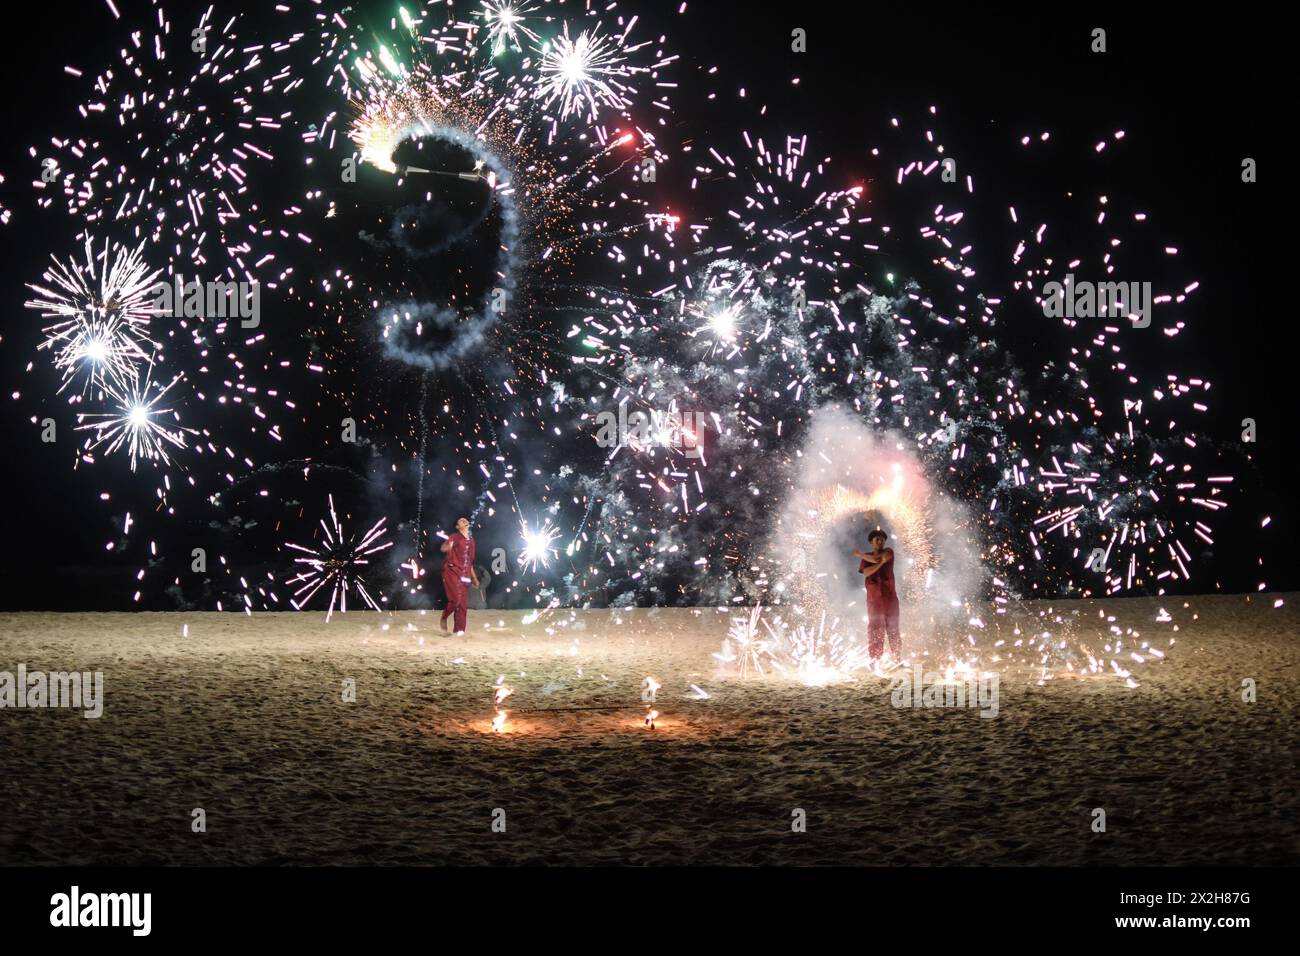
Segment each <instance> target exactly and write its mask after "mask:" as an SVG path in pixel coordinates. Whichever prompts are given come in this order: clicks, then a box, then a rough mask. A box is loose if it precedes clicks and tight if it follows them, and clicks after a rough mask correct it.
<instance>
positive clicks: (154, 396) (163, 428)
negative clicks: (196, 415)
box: [77, 365, 196, 471]
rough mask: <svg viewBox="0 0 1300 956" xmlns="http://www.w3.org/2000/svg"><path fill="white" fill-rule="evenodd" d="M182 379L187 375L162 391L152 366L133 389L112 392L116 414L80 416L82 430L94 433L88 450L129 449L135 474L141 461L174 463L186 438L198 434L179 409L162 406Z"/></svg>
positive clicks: (87, 444) (137, 379) (128, 452)
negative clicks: (174, 458) (184, 424)
mask: <svg viewBox="0 0 1300 956" xmlns="http://www.w3.org/2000/svg"><path fill="white" fill-rule="evenodd" d="M182 378H184V376H183V375H179V374H178V375H177V376H176V377H175V378H173V379H172V380H171V381H170V382H168V383H167V384H166V385H165V386H163V387H161V388H159V387H158V386H156V385H155V384H154V382H153V366H152V365H151V366H149V368H148V370H147V371H146V372H145V375H144V378H143V379H140V378H134V379H132V381H131V382H130V383H129V387H127V388H124V389H118V388H110V389H108V397H109V400H110V401H111V402H112V403H113V405H114V406H115V408H114V410H113V411H111V412H96V413H89V414H85V415H79V416H77V417H78V421H79V422H83V423H82V424H79V425H77V430H78V431H87V430H91V431H94V435H93V436H92V437H91V438H90V439H89V440H88V441H87V443H86V450H87V451H94V450H95V449H96V448H99V447H100V446H105V451H106V452H107V453H108V454H113V453H114V452H117V451H118V450H119V449H125V450H126V453H127V455H128V456H129V458H130V461H131V470H132V471H135V468H136V464H137V463H138V462H139V461H140V460H141V459H144V460H146V461H152V462H161V463H163V464H164V465H170V464H172V458H171V456H172V454H173V453H174V451H175V450H176V449H178V448H179V449H183V448H185V447H186V446H185V435H186V434H187V433H188V434H191V435H192V434H196V432H195V431H194V429H192V428H186V427H185V426H183V425H181V424H180V415H179V414H178V413H177V412H176V410H175V409H173V408H170V407H167V406H164V405H163V404H162V402H163V399H164V398H165V397H166V396H167V393H168V392H169V391H170V390H171V388H172V386H173V385H175V384H176V383H177V382H179V381H180V380H181V379H182ZM169 419H170V421H169Z"/></svg>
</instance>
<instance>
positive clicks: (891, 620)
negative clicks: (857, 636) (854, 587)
mask: <svg viewBox="0 0 1300 956" xmlns="http://www.w3.org/2000/svg"><path fill="white" fill-rule="evenodd" d="M886 634H888V635H889V650H890V651H891V652H892V653H893V655H894V657H896V658H900V657H902V656H903V638H902V637H901V636H900V635H899V633H898V598H897V597H888V598H881V597H875V596H873V595H872V594H871V592H870V591H868V592H867V653H868V654H870V655H871V657H872V658H873V659H874V660H879V659H880V656H881V654H883V653H884V650H885V635H886Z"/></svg>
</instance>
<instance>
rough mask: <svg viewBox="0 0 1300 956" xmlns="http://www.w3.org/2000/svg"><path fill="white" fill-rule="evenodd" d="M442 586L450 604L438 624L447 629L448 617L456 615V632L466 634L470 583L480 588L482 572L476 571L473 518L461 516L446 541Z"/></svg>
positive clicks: (443, 545) (443, 551) (443, 544)
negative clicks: (472, 532) (471, 523)
mask: <svg viewBox="0 0 1300 956" xmlns="http://www.w3.org/2000/svg"><path fill="white" fill-rule="evenodd" d="M442 553H443V554H445V555H446V556H447V557H446V559H445V560H444V561H443V562H442V588H443V590H444V591H446V592H447V607H446V609H444V610H443V612H442V620H441V621H439V622H438V623H439V624H441V625H442V629H443V630H444V631H445V630H447V618H448V617H449V616H451V615H453V614H454V615H455V625H456V633H457V634H464V633H465V623H466V620H465V619H466V618H467V617H468V616H469V614H468V612H469V585H470V584H471V583H473V585H474V586H475V587H478V574H477V573H476V572H475V571H474V539H473V538H471V537H470V534H469V519H468V518H457V519H456V530H455V531H453V532H452V533H451V534H449V535H447V540H446V541H444V542H443V543H442Z"/></svg>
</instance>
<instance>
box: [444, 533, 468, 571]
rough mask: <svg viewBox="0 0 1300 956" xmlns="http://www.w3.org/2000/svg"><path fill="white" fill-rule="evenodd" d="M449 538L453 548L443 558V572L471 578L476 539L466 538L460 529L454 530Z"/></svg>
mask: <svg viewBox="0 0 1300 956" xmlns="http://www.w3.org/2000/svg"><path fill="white" fill-rule="evenodd" d="M448 540H449V541H451V550H450V551H448V552H447V556H446V558H444V559H443V562H442V573H443V574H444V575H448V574H450V575H451V576H452V577H457V578H464V579H465V580H469V578H470V573H469V571H470V568H472V567H473V566H474V539H473V538H466V537H465V536H464V535H463V534H461V533H460V532H459V531H453V532H452V533H451V537H450V538H448Z"/></svg>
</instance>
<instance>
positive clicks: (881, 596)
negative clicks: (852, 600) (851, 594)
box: [858, 548, 898, 601]
mask: <svg viewBox="0 0 1300 956" xmlns="http://www.w3.org/2000/svg"><path fill="white" fill-rule="evenodd" d="M880 553H881V554H882V555H884V557H885V564H884V566H883V567H882V568H881V569H880V570H879V571H877V572H876V573H875V574H873V575H871V577H869V578H867V599H868V600H872V599H875V600H878V601H889V600H895V601H896V600H898V592H897V591H896V590H894V549H893V548H882V549H881V551H880ZM867 567H868V565H867V562H866V561H862V562H859V564H858V571H859V572H861V571H865V570H867Z"/></svg>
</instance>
